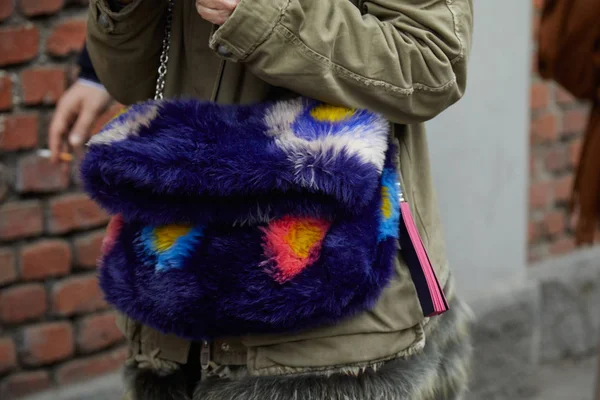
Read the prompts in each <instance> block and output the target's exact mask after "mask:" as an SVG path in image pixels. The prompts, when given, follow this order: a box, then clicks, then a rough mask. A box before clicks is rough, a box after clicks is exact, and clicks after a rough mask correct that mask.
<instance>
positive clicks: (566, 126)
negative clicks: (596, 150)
mask: <svg viewBox="0 0 600 400" xmlns="http://www.w3.org/2000/svg"><path fill="white" fill-rule="evenodd" d="M587 123H588V112H587V111H584V110H571V111H567V112H566V113H565V116H564V118H563V127H562V133H563V134H567V135H568V134H579V133H583V132H584V131H585V127H586V126H587Z"/></svg>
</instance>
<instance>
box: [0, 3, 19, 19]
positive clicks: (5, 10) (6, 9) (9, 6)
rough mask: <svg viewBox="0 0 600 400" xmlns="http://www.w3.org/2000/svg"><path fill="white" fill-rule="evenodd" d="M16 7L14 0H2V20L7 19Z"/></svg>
mask: <svg viewBox="0 0 600 400" xmlns="http://www.w3.org/2000/svg"><path fill="white" fill-rule="evenodd" d="M14 9H15V6H14V3H13V1H12V0H8V1H7V0H2V1H0V21H3V20H5V19H6V18H8V17H10V15H11V14H12V13H13V11H14Z"/></svg>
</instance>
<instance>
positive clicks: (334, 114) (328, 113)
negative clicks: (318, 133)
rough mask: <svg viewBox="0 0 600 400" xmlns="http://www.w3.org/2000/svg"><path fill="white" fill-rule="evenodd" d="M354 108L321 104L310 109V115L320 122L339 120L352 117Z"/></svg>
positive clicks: (354, 111)
mask: <svg viewBox="0 0 600 400" xmlns="http://www.w3.org/2000/svg"><path fill="white" fill-rule="evenodd" d="M355 113H356V110H354V109H352V108H346V107H338V106H332V105H329V104H321V105H318V106H316V107H315V108H313V109H312V110H311V111H310V115H311V116H312V117H313V118H314V119H315V120H317V121H321V122H341V121H345V120H347V119H348V118H350V117H352V116H353V115H354V114H355Z"/></svg>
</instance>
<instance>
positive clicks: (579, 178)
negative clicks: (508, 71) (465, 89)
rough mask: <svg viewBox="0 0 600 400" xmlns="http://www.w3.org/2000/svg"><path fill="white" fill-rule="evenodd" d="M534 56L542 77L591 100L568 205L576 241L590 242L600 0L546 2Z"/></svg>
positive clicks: (598, 132) (596, 166)
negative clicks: (573, 217)
mask: <svg viewBox="0 0 600 400" xmlns="http://www.w3.org/2000/svg"><path fill="white" fill-rule="evenodd" d="M538 55H539V56H538V67H539V68H538V69H539V71H540V74H541V75H542V77H544V78H546V79H553V80H555V81H556V82H558V83H559V84H561V85H562V86H563V87H564V88H565V89H567V90H568V91H569V92H571V93H572V94H573V95H574V96H576V97H578V98H580V99H584V100H591V101H592V110H591V113H590V120H589V123H588V126H587V128H586V132H585V139H584V143H583V151H582V154H581V158H580V161H579V167H578V169H577V175H576V178H575V183H574V187H573V197H572V204H571V207H572V209H573V210H574V211H576V213H577V214H578V220H577V227H576V230H575V237H576V241H577V243H578V244H589V243H593V242H594V235H595V232H596V228H597V225H598V216H599V215H600V158H599V157H598V154H600V0H546V2H545V3H544V8H543V10H542V20H541V23H540V29H539V46H538Z"/></svg>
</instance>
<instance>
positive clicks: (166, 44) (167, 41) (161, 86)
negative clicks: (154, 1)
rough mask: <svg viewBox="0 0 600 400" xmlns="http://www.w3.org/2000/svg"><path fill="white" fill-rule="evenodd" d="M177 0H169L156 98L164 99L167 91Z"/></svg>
mask: <svg viewBox="0 0 600 400" xmlns="http://www.w3.org/2000/svg"><path fill="white" fill-rule="evenodd" d="M174 5H175V0H168V2H167V20H166V22H165V36H164V38H163V43H162V52H161V53H160V66H159V67H158V78H157V79H156V92H155V93H154V100H162V99H163V98H164V92H165V80H166V78H167V63H168V62H169V49H170V48H171V21H172V20H173V6H174Z"/></svg>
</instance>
